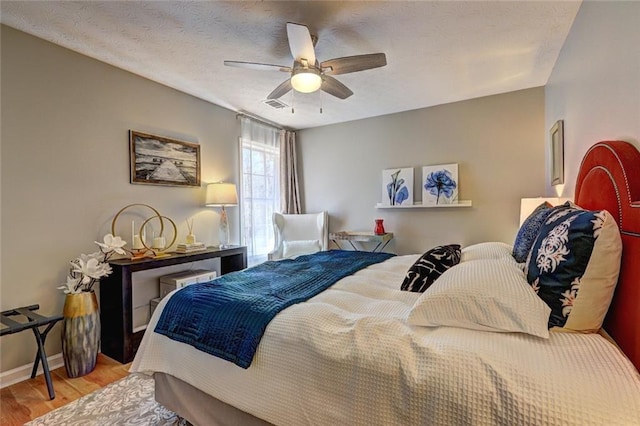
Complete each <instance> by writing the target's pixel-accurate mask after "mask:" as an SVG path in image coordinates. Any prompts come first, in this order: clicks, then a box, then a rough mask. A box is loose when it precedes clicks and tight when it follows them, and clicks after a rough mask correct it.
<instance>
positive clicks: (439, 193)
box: [422, 163, 458, 205]
mask: <svg viewBox="0 0 640 426" xmlns="http://www.w3.org/2000/svg"><path fill="white" fill-rule="evenodd" d="M457 202H458V164H457V163H454V164H441V165H437V166H424V167H423V168H422V204H423V205H434V204H435V205H438V204H455V203H457Z"/></svg>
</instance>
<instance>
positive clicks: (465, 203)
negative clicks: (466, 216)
mask: <svg viewBox="0 0 640 426" xmlns="http://www.w3.org/2000/svg"><path fill="white" fill-rule="evenodd" d="M455 207H471V200H460V201H459V202H457V203H453V204H422V203H415V204H408V205H406V206H387V205H384V204H382V203H378V204H376V209H441V208H455Z"/></svg>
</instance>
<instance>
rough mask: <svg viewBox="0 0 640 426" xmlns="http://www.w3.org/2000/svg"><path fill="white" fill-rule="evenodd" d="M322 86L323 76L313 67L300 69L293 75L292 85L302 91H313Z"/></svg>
mask: <svg viewBox="0 0 640 426" xmlns="http://www.w3.org/2000/svg"><path fill="white" fill-rule="evenodd" d="M320 86H322V77H320V74H319V73H318V72H317V71H315V70H313V69H306V70H300V71H298V72H294V74H293V75H292V76H291V87H293V88H294V90H296V91H298V92H302V93H312V92H315V91H316V90H318V89H319V88H320Z"/></svg>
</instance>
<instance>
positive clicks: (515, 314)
mask: <svg viewBox="0 0 640 426" xmlns="http://www.w3.org/2000/svg"><path fill="white" fill-rule="evenodd" d="M550 312H551V309H550V308H549V307H548V306H547V305H546V304H545V303H544V302H543V301H542V300H540V298H539V297H537V296H536V294H535V292H534V291H533V290H532V288H531V286H529V284H528V283H527V280H526V279H525V277H524V274H523V272H522V271H521V270H520V269H519V268H518V266H517V265H516V264H515V263H514V262H513V261H511V260H508V259H486V260H476V261H474V262H467V263H460V264H459V265H457V266H456V267H454V268H451V269H449V270H448V271H447V272H445V273H444V274H442V276H441V277H440V278H439V279H438V281H436V282H435V283H434V284H433V285H432V286H431V287H429V289H428V290H427V291H425V292H424V294H422V296H420V298H419V299H418V300H417V301H416V302H415V304H414V305H413V307H412V308H411V312H410V313H409V317H408V318H407V322H408V323H409V324H411V325H419V326H426V327H438V326H449V327H460V328H468V329H471V330H482V331H494V332H517V333H526V334H530V335H533V336H538V337H542V338H545V339H546V338H549V330H548V328H547V323H548V321H549V313H550Z"/></svg>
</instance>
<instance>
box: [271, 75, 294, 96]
mask: <svg viewBox="0 0 640 426" xmlns="http://www.w3.org/2000/svg"><path fill="white" fill-rule="evenodd" d="M291 89H293V87H291V79H290V78H288V79H286V80H285V81H283V82H282V83H281V84H280V85H279V86H278V87H276V88H275V89H273V92H271V93H269V96H267V99H278V98H280V97H282V96H284V95H285V94H287V93H288V92H289V91H291Z"/></svg>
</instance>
